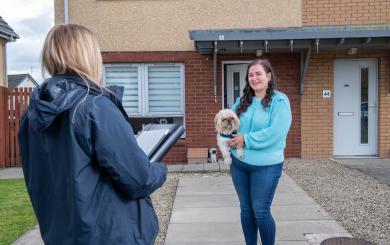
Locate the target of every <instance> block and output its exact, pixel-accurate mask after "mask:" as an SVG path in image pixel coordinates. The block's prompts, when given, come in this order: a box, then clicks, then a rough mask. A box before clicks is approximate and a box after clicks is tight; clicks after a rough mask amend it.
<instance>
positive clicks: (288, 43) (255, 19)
mask: <svg viewBox="0 0 390 245" xmlns="http://www.w3.org/2000/svg"><path fill="white" fill-rule="evenodd" d="M86 13H88V14H86ZM55 20H56V23H63V22H64V21H65V20H66V21H67V22H69V23H78V24H82V25H85V26H87V27H88V28H90V29H92V30H93V31H94V32H95V33H96V34H97V36H98V39H99V42H100V45H101V48H102V55H103V61H104V64H105V69H104V71H105V74H104V83H105V84H112V83H115V84H121V85H124V86H125V97H124V106H125V108H126V110H127V112H128V114H129V116H130V117H132V120H133V122H134V125H135V127H136V128H139V127H140V125H141V124H142V123H146V122H174V123H180V124H183V125H184V126H185V128H186V134H185V136H184V137H183V138H182V139H181V140H179V142H178V143H177V144H176V145H175V147H174V148H173V149H172V150H171V152H170V153H169V154H168V156H167V157H166V159H165V161H167V162H173V163H183V162H187V151H188V149H189V148H210V147H215V146H216V139H215V132H214V126H213V118H214V115H215V113H216V112H217V111H218V110H220V109H222V108H228V107H230V106H231V105H232V103H233V98H235V97H237V96H238V95H240V93H242V89H243V85H244V83H245V81H244V77H245V72H246V65H247V63H248V62H249V61H250V60H253V59H256V58H267V59H269V60H270V61H271V63H272V64H273V66H274V69H275V73H276V75H277V76H278V78H279V82H278V84H277V86H278V89H279V90H281V91H283V92H285V93H286V94H287V95H288V96H289V98H290V102H291V105H292V110H293V124H292V128H291V130H290V133H289V136H288V140H287V149H286V157H304V158H327V157H332V156H380V157H386V156H390V117H389V114H388V111H389V109H390V94H389V92H390V85H389V83H390V82H389V81H390V76H389V70H390V62H389V56H390V55H389V54H390V52H389V51H390V2H388V1H385V0H339V1H335V0H316V1H309V0H292V1H283V0H276V1H263V0H262V1H233V0H224V1H222V0H216V1H206V0H197V1H180V0H172V1H118V0H83V1H81V0H75V1H69V2H68V1H66V0H65V1H60V0H55Z"/></svg>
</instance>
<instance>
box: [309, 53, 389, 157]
mask: <svg viewBox="0 0 390 245" xmlns="http://www.w3.org/2000/svg"><path fill="white" fill-rule="evenodd" d="M353 58H379V81H378V82H379V84H378V97H379V98H378V101H379V105H378V147H379V148H378V150H379V152H378V154H379V155H380V156H382V157H384V156H389V155H390V116H389V113H388V112H389V109H390V94H389V93H388V86H389V85H388V55H387V54H385V53H380V52H370V53H361V54H359V55H353V56H349V55H344V54H330V53H328V54H321V53H320V54H312V55H311V59H310V61H309V66H308V69H307V73H306V77H305V81H304V86H305V91H304V94H303V95H302V157H303V158H326V157H331V156H333V96H332V98H329V99H325V98H322V90H323V89H330V90H331V91H334V90H333V60H334V59H353Z"/></svg>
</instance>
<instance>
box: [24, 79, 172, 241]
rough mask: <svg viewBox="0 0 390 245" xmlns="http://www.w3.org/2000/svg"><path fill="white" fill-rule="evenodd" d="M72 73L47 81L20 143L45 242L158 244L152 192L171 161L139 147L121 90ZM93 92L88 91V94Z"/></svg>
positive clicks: (36, 94)
mask: <svg viewBox="0 0 390 245" xmlns="http://www.w3.org/2000/svg"><path fill="white" fill-rule="evenodd" d="M89 85H90V90H89V92H87V91H88V90H87V86H86V85H85V81H84V80H82V79H81V78H80V77H78V76H75V75H71V74H67V75H57V76H54V77H52V78H50V79H48V80H47V81H45V82H44V83H43V84H42V85H41V87H40V89H35V90H34V91H33V93H32V95H31V101H30V106H29V108H28V110H27V112H26V113H25V114H24V115H23V117H22V122H21V125H20V130H19V145H20V153H21V158H22V165H23V172H24V176H25V180H26V185H27V189H28V193H29V195H30V199H31V202H32V205H33V208H34V211H35V214H36V216H37V218H38V222H39V226H40V230H41V235H42V238H43V241H44V242H45V244H53V245H60V244H72V245H74V244H83V245H85V244H94V245H97V244H102V245H103V244H104V245H107V244H126V245H129V244H153V243H154V240H155V239H156V236H157V233H158V220H157V216H156V214H155V212H154V209H153V206H152V203H151V200H150V198H149V195H150V194H151V193H152V192H154V191H155V190H156V189H158V188H159V187H160V186H161V185H162V184H163V183H164V181H165V179H166V174H167V168H166V166H165V165H164V164H162V163H150V162H149V159H148V157H147V156H146V155H145V153H144V152H143V151H142V150H141V149H140V148H139V147H138V145H137V142H136V140H135V137H134V135H133V130H132V128H131V126H130V124H129V123H128V121H127V120H128V118H127V116H126V113H125V111H124V109H123V107H122V104H121V96H118V94H116V93H111V92H108V91H105V92H104V94H103V95H101V91H100V88H99V87H97V86H96V85H95V84H93V83H91V82H89ZM87 93H88V94H87Z"/></svg>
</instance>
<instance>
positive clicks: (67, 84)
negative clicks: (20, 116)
mask: <svg viewBox="0 0 390 245" xmlns="http://www.w3.org/2000/svg"><path fill="white" fill-rule="evenodd" d="M86 83H88V86H89V92H88V86H87V84H86ZM110 89H111V90H106V89H103V91H102V89H101V88H100V87H99V86H98V85H96V84H95V83H93V82H90V81H87V80H83V79H82V78H81V77H79V76H77V75H73V74H61V75H55V76H53V77H51V78H49V79H47V80H46V81H45V82H43V84H42V85H41V86H40V87H39V88H36V89H34V91H33V92H32V94H31V97H30V106H29V109H28V112H27V113H28V119H29V123H30V125H31V127H33V128H34V129H35V130H37V131H39V132H42V131H44V130H45V129H47V128H48V127H50V125H51V124H52V123H53V121H54V120H55V119H56V118H57V117H58V116H59V115H60V114H62V113H64V112H65V111H68V110H69V109H71V108H72V107H73V106H74V105H75V104H76V103H78V102H80V100H81V99H82V98H83V97H84V96H86V95H87V92H88V94H91V95H100V94H102V93H103V94H108V96H110V97H113V98H114V99H115V100H117V101H121V99H122V94H123V88H120V87H118V86H114V87H110Z"/></svg>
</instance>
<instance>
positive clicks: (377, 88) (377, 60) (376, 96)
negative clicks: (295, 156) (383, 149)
mask: <svg viewBox="0 0 390 245" xmlns="http://www.w3.org/2000/svg"><path fill="white" fill-rule="evenodd" d="M336 61H352V62H353V61H356V62H359V61H374V62H375V65H376V81H374V82H375V87H376V93H375V103H376V114H375V117H376V118H375V120H376V121H375V124H374V125H373V126H374V127H375V130H374V131H375V139H376V142H375V143H376V152H375V153H374V155H335V154H334V152H335V143H334V138H335V118H336V106H335V96H334V95H333V98H332V99H333V115H332V117H333V118H332V122H333V130H332V131H333V136H332V138H333V141H332V145H333V147H332V151H333V156H335V157H346V156H350V157H355V156H357V157H364V156H367V157H372V156H378V151H379V137H378V136H379V135H378V131H379V72H380V70H379V69H380V68H379V58H354V59H348V58H347V59H333V62H332V63H333V64H332V69H333V84H332V86H333V94H334V92H335V87H336V86H335V82H336V79H335V69H334V66H335V62H336Z"/></svg>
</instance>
